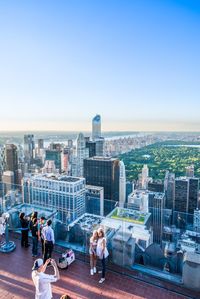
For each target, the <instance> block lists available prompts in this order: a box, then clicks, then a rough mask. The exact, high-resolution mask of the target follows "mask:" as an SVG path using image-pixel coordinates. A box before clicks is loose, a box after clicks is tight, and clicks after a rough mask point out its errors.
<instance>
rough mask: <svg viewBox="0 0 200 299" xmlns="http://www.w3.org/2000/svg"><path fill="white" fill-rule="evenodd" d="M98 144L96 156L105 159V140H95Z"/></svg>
mask: <svg viewBox="0 0 200 299" xmlns="http://www.w3.org/2000/svg"><path fill="white" fill-rule="evenodd" d="M95 143H96V156H98V157H103V156H104V138H103V137H101V138H98V139H96V140H95Z"/></svg>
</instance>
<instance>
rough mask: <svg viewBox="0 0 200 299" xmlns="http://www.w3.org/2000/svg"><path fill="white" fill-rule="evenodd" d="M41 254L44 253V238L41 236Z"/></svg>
mask: <svg viewBox="0 0 200 299" xmlns="http://www.w3.org/2000/svg"><path fill="white" fill-rule="evenodd" d="M41 246H42V255H44V239H42V238H41Z"/></svg>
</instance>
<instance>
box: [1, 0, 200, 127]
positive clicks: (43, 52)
mask: <svg viewBox="0 0 200 299" xmlns="http://www.w3.org/2000/svg"><path fill="white" fill-rule="evenodd" d="M0 8H1V9H0V25H1V27H2V28H3V30H2V31H1V32H0V39H1V45H2V46H1V49H0V64H1V69H0V99H1V109H0V131H25V130H26V131H41V130H43V131H60V130H62V131H72V130H73V131H90V130H91V119H92V118H93V117H94V116H95V114H100V115H101V116H102V131H200V121H199V115H198V113H199V112H198V111H199V109H198V108H200V101H199V94H200V93H199V92H200V89H199V77H200V65H199V64H200V61H199V53H200V41H199V39H198V34H199V29H200V18H199V15H200V3H199V2H198V1H178V0H176V1H170V0H168V1H156V0H152V1H146V0H142V1H109V2H107V1H95V2H93V1H73V2H70V1H59V3H55V2H52V1H48V2H47V1H44V2H42V3H36V2H34V1H29V2H27V3H24V2H22V1H18V2H17V3H15V2H14V1H4V2H1V4H0Z"/></svg>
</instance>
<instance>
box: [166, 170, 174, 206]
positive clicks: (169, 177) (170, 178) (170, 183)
mask: <svg viewBox="0 0 200 299" xmlns="http://www.w3.org/2000/svg"><path fill="white" fill-rule="evenodd" d="M164 191H165V195H166V208H167V209H173V208H174V207H173V205H174V198H175V174H174V173H170V172H169V171H167V172H166V174H165V180H164Z"/></svg>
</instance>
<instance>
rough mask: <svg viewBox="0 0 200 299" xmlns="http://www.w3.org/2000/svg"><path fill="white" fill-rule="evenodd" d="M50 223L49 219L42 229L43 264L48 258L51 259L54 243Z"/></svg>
mask: <svg viewBox="0 0 200 299" xmlns="http://www.w3.org/2000/svg"><path fill="white" fill-rule="evenodd" d="M51 224H52V221H51V220H50V219H49V220H48V221H47V225H46V226H45V227H44V228H43V229H42V235H43V236H44V263H45V262H46V260H47V259H48V258H51V255H52V251H53V246H54V243H55V238H54V231H53V229H52V228H51Z"/></svg>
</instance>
